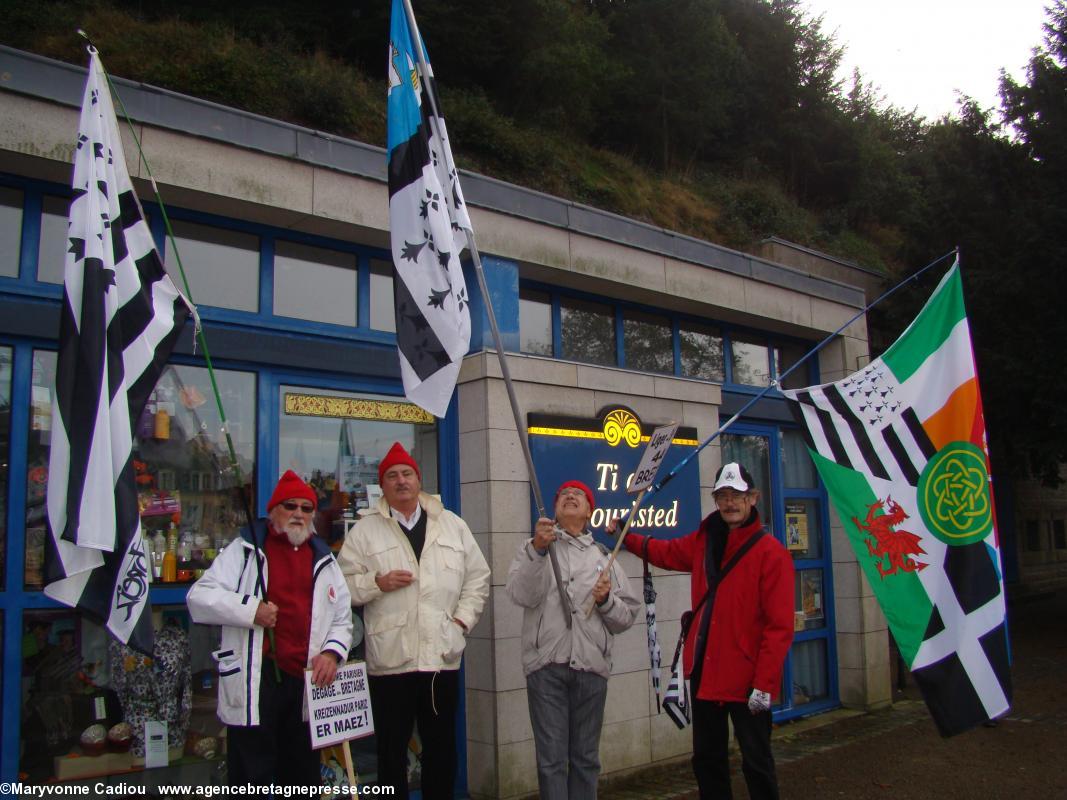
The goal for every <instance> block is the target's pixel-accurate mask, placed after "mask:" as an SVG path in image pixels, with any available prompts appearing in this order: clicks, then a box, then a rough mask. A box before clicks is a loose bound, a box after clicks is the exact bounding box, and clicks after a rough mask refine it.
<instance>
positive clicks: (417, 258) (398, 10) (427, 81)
mask: <svg viewBox="0 0 1067 800" xmlns="http://www.w3.org/2000/svg"><path fill="white" fill-rule="evenodd" d="M414 19H415V18H414V16H412V17H411V19H410V22H411V24H410V25H409V19H408V15H407V13H406V9H405V4H404V0H393V10H392V22H391V27H390V34H389V36H390V42H389V97H388V103H387V104H388V111H389V123H388V150H389V229H390V237H391V240H392V250H393V265H394V266H395V267H396V277H397V280H396V284H395V289H394V291H395V298H396V342H397V348H398V350H399V351H400V372H401V375H402V377H403V379H404V393H405V394H406V395H407V397H408V399H409V400H411V401H412V402H414V403H417V404H418V405H420V406H422V407H423V408H424V409H426V410H427V411H429V412H430V413H431V414H435V415H436V416H438V417H443V416H444V415H445V412H446V411H447V410H448V403H449V401H450V400H451V399H452V392H453V391H454V390H455V388H456V378H457V377H458V375H459V367H460V363H461V361H462V359H463V356H465V355H466V354H467V350H468V348H469V347H470V335H471V321H470V310H469V308H468V299H467V286H466V283H465V282H464V280H463V269H462V266H461V264H460V259H459V256H460V253H461V252H462V251H463V248H464V247H465V246H466V235H465V231H469V230H471V222H470V218H469V217H468V216H467V206H466V204H465V203H464V202H463V193H462V191H460V187H459V175H458V174H457V172H456V166H455V164H454V163H453V161H452V149H451V148H450V147H449V144H448V133H447V132H446V130H445V121H444V118H443V116H436V115H435V114H434V108H436V109H437V111H438V112H440V109H441V105H440V102H439V101H438V98H437V88H436V86H435V84H434V78H433V71H432V70H428V74H425V75H424V74H423V73H422V67H421V66H420V64H419V57H418V52H419V50H418V49H417V48H421V49H422V53H423V56H424V59H425V63H426V64H427V66H428V65H429V62H430V59H429V56H428V55H426V48H425V46H424V45H423V43H422V37H421V36H419V32H418V30H417V29H414ZM431 96H432V99H433V101H434V102H433V104H431V102H430V101H431Z"/></svg>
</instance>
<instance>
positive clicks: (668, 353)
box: [622, 309, 674, 374]
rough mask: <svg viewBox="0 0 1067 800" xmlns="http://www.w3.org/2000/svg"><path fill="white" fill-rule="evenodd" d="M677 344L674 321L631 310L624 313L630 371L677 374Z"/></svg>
mask: <svg viewBox="0 0 1067 800" xmlns="http://www.w3.org/2000/svg"><path fill="white" fill-rule="evenodd" d="M673 341H674V337H673V334H672V332H671V321H670V320H669V319H667V318H666V317H660V316H656V315H655V314H647V313H645V312H643V311H632V310H630V309H627V310H626V311H624V312H623V316H622V342H623V352H624V354H625V356H626V368H627V369H637V370H643V371H645V372H666V373H668V374H673V373H674V345H673V344H672V343H673Z"/></svg>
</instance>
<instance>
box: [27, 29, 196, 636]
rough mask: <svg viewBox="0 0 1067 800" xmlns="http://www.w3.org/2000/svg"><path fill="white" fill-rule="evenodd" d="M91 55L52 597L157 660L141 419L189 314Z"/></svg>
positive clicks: (64, 343)
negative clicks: (141, 491)
mask: <svg viewBox="0 0 1067 800" xmlns="http://www.w3.org/2000/svg"><path fill="white" fill-rule="evenodd" d="M89 53H90V63H89V78H88V81H87V82H86V85H85V96H84V98H83V100H82V110H81V120H80V122H79V128H78V143H77V150H76V151H75V154H74V181H73V188H74V198H73V200H72V201H71V204H70V222H69V228H68V236H69V250H68V251H67V256H66V264H65V272H64V279H63V310H62V317H61V319H60V327H59V361H58V365H57V368H56V391H55V396H54V399H53V401H52V419H53V424H52V446H51V453H50V455H49V460H48V524H49V537H48V541H47V545H46V557H45V569H46V580H47V581H48V584H47V586H46V587H45V594H47V595H48V596H49V597H51V598H54V599H55V600H58V601H59V602H61V603H64V604H66V605H68V606H72V607H77V608H80V609H82V610H83V611H85V612H88V613H89V614H90V615H92V616H93V617H95V618H96V619H98V620H99V621H100V622H102V623H104V624H105V625H106V626H107V628H108V630H110V631H111V633H112V634H114V636H115V637H116V638H118V639H119V640H120V641H122V642H124V643H127V644H129V645H130V646H131V647H134V648H136V649H137V650H140V651H142V652H144V653H147V654H151V653H152V638H153V636H152V619H151V617H152V615H151V613H145V612H146V611H148V610H149V608H150V607H149V605H148V585H149V582H150V580H151V577H150V576H151V569H150V565H149V560H148V555H147V553H146V551H145V546H144V540H143V538H142V535H141V518H140V514H139V510H138V507H137V490H136V488H135V484H134V470H133V458H132V452H133V422H134V421H135V420H137V419H138V417H139V416H140V414H141V411H142V410H143V409H144V406H145V403H146V401H147V400H148V395H149V394H150V393H151V391H152V389H153V387H154V386H155V384H156V381H157V379H158V378H159V374H160V372H161V371H162V369H163V367H164V365H165V364H166V360H167V357H168V355H169V354H170V352H171V350H172V349H173V347H174V341H175V339H176V338H177V336H178V333H179V332H180V331H181V329H182V326H183V325H184V324H185V320H186V319H187V318H188V316H189V314H190V308H189V307H188V306H187V305H186V302H185V300H184V298H183V297H182V296H181V295H180V294H179V292H178V290H177V289H176V288H175V287H174V284H173V283H172V282H171V280H170V278H169V277H168V276H167V274H166V272H165V271H164V270H163V264H162V262H161V261H160V258H159V254H158V253H157V251H156V248H155V243H154V242H153V240H152V236H151V233H150V232H149V229H148V225H147V224H146V222H145V219H144V214H143V213H142V211H141V206H140V203H139V202H138V200H137V196H136V194H134V191H133V186H132V184H131V183H130V177H129V175H128V174H127V172H126V157H125V155H124V154H123V150H122V141H121V139H120V138H119V133H118V126H117V123H116V120H115V110H114V107H113V105H112V102H111V93H110V92H109V91H108V85H107V77H106V75H105V74H104V68H103V65H102V64H101V63H100V59H99V57H98V56H97V53H96V50H95V49H94V48H91V47H90V48H89Z"/></svg>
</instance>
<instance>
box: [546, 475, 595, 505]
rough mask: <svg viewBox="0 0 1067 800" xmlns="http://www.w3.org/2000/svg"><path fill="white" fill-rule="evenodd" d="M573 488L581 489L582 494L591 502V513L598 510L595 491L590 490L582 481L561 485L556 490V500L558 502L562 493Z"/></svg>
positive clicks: (567, 482)
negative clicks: (594, 497)
mask: <svg viewBox="0 0 1067 800" xmlns="http://www.w3.org/2000/svg"><path fill="white" fill-rule="evenodd" d="M571 487H573V488H575V489H581V491H582V493H583V494H584V495H585V499H586V500H588V501H589V510H590V511H592V510H593V509H594V508H596V503H594V502H593V490H592V489H590V488H589V487H588V486H586V485H585V484H584V483H582V482H581V481H566V482H564V483H561V484H560V485H559V488H558V489H556V500H557V501H558V500H559V494H560V492H562V491H563V490H564V489H568V488H571Z"/></svg>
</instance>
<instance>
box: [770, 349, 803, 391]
mask: <svg viewBox="0 0 1067 800" xmlns="http://www.w3.org/2000/svg"><path fill="white" fill-rule="evenodd" d="M807 352H808V348H806V347H801V346H800V345H798V344H780V345H777V346H775V348H774V374H775V375H778V376H780V375H781V374H782V373H783V372H785V371H786V370H787V369H789V368H790V367H792V366H793V365H794V364H796V363H797V362H798V361H800V359H802V358H803V357H804V356H805V355H806V354H807ZM810 383H811V381H810V380H809V379H808V365H807V364H806V363H805V364H801V365H800V366H799V367H797V368H796V369H795V370H794V371H793V372H791V373H790V374H789V375H787V376H786V378H785V380H784V381H780V383H779V388H782V389H803V388H804V387H805V386H808V385H810Z"/></svg>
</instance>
